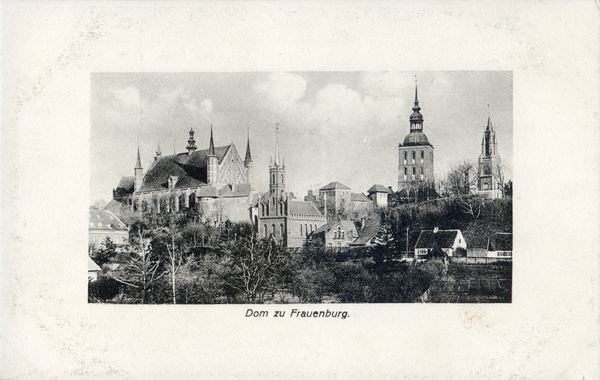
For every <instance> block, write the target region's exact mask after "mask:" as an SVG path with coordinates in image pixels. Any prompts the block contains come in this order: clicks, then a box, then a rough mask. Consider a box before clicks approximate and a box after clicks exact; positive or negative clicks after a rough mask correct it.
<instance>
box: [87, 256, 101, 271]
mask: <svg viewBox="0 0 600 380" xmlns="http://www.w3.org/2000/svg"><path fill="white" fill-rule="evenodd" d="M101 270H102V268H100V267H99V266H98V264H96V262H95V261H94V260H92V258H91V257H89V256H88V272H99V271H101Z"/></svg>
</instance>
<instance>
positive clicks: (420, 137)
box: [403, 130, 433, 147]
mask: <svg viewBox="0 0 600 380" xmlns="http://www.w3.org/2000/svg"><path fill="white" fill-rule="evenodd" d="M403 145H404V146H423V145H429V146H431V147H433V145H431V143H430V142H429V140H427V136H426V135H425V133H423V132H420V131H416V130H414V131H412V132H410V133H409V134H408V135H406V137H405V138H404V144H403Z"/></svg>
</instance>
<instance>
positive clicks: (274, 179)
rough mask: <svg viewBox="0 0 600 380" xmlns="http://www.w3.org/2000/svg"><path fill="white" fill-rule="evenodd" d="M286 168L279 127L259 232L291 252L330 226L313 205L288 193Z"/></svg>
mask: <svg viewBox="0 0 600 380" xmlns="http://www.w3.org/2000/svg"><path fill="white" fill-rule="evenodd" d="M285 177H286V174H285V164H283V162H282V161H281V158H280V157H279V127H277V129H276V133H275V157H274V158H271V162H270V164H269V191H268V192H267V193H265V194H263V195H262V196H261V197H260V200H259V202H258V210H257V211H258V217H257V220H256V223H257V224H258V232H259V235H260V237H262V238H266V237H269V236H272V237H273V238H274V239H275V241H277V242H278V243H279V244H282V245H283V246H286V247H289V248H300V247H302V246H303V245H304V243H305V242H306V239H307V238H308V237H309V235H310V234H311V233H313V232H314V231H316V230H317V229H318V228H319V227H321V226H323V225H325V224H327V218H326V217H325V216H323V215H322V214H321V213H320V212H319V210H318V209H317V207H316V206H315V205H314V203H313V202H311V201H308V200H306V201H299V200H296V199H294V196H293V194H292V193H291V192H288V191H286V186H285Z"/></svg>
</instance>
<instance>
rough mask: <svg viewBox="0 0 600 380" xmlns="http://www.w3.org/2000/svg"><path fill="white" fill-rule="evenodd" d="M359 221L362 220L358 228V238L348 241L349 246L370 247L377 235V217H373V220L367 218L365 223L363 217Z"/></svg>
mask: <svg viewBox="0 0 600 380" xmlns="http://www.w3.org/2000/svg"><path fill="white" fill-rule="evenodd" d="M361 221H362V222H363V226H362V227H361V228H360V229H359V230H358V239H356V240H354V241H353V242H352V243H350V247H353V248H360V247H370V246H372V245H373V243H374V239H375V238H376V237H377V232H378V231H379V221H378V220H377V219H375V221H373V220H369V221H367V222H366V223H365V219H362V220H361Z"/></svg>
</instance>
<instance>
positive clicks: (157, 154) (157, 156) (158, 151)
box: [154, 141, 162, 160]
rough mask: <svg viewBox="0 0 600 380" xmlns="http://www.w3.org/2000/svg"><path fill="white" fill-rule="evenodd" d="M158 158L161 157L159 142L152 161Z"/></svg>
mask: <svg viewBox="0 0 600 380" xmlns="http://www.w3.org/2000/svg"><path fill="white" fill-rule="evenodd" d="M160 156H162V151H161V150H160V141H159V142H158V145H157V147H156V156H155V157H154V159H155V160H156V159H158V158H159V157H160Z"/></svg>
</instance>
